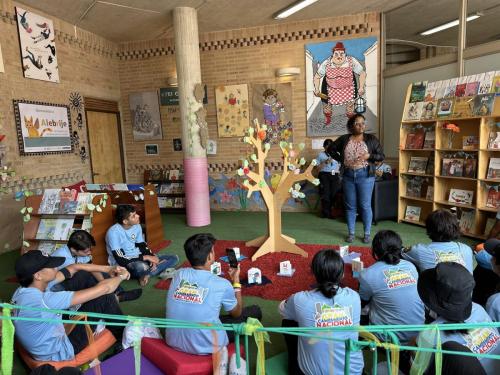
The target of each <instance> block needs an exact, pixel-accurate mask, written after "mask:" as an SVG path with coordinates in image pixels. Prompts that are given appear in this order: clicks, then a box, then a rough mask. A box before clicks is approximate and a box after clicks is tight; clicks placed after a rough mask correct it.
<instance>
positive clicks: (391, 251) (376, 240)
mask: <svg viewBox="0 0 500 375" xmlns="http://www.w3.org/2000/svg"><path fill="white" fill-rule="evenodd" d="M402 248H403V241H401V237H399V234H397V233H396V232H394V231H393V230H381V231H379V232H378V233H377V234H376V235H375V237H373V241H372V256H373V257H374V258H375V259H376V260H380V261H382V262H385V263H387V264H398V263H399V261H400V259H401V249H402Z"/></svg>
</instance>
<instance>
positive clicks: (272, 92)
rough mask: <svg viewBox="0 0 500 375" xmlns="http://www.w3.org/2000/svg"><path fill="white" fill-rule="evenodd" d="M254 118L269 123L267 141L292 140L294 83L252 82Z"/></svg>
mask: <svg viewBox="0 0 500 375" xmlns="http://www.w3.org/2000/svg"><path fill="white" fill-rule="evenodd" d="M252 118H256V119H258V120H259V123H260V124H266V125H267V137H266V140H265V142H266V143H268V142H269V143H271V144H279V143H280V141H285V142H292V141H293V128H292V83H291V82H288V83H270V84H252Z"/></svg>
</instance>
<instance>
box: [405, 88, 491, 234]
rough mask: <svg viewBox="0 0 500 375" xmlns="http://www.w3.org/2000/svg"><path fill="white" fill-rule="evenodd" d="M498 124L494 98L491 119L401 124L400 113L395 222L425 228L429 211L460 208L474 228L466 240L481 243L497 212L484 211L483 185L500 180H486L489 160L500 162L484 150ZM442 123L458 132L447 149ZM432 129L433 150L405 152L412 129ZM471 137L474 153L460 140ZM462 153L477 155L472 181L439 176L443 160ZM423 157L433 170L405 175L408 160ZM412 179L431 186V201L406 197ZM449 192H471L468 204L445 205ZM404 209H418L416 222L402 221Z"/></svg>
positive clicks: (407, 150)
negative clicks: (471, 219) (418, 178)
mask: <svg viewBox="0 0 500 375" xmlns="http://www.w3.org/2000/svg"><path fill="white" fill-rule="evenodd" d="M411 88H412V85H411V84H410V86H409V87H408V91H407V95H406V100H405V105H406V103H408V102H409V98H410V93H411ZM497 122H500V98H499V97H496V98H495V103H494V107H493V113H492V114H491V116H484V117H469V118H456V117H450V118H438V119H435V120H420V121H414V120H412V121H405V120H404V113H403V119H402V121H401V127H400V138H399V139H400V145H399V207H398V221H399V222H406V223H411V224H416V225H420V226H425V219H426V217H427V215H429V214H430V213H431V212H432V211H433V210H436V209H439V208H452V207H457V208H464V209H466V210H473V211H474V224H473V227H472V230H471V232H470V233H469V232H467V233H463V235H465V236H468V237H473V238H477V239H484V238H485V235H484V232H485V226H486V222H487V219H488V218H494V217H495V215H496V213H497V209H495V208H490V207H486V199H487V196H488V188H487V185H500V178H498V179H487V178H486V176H487V170H488V164H489V160H490V158H500V149H488V140H489V134H490V131H495V130H496V125H495V124H496V123H497ZM445 123H453V124H456V125H458V126H459V127H460V132H459V133H455V135H454V137H453V139H452V143H451V147H450V144H449V139H450V137H449V130H445V129H443V125H444V124H445ZM417 126H418V128H420V127H423V128H429V127H434V130H435V138H436V139H435V147H434V148H422V149H406V148H405V146H406V137H407V135H408V134H409V133H411V132H413V131H415V128H416V127H417ZM464 136H475V137H478V139H479V147H478V148H477V149H475V150H464V149H463V143H462V142H463V137H464ZM459 152H465V153H469V154H476V155H477V167H476V175H475V177H474V178H468V177H453V176H443V175H442V164H443V158H445V157H446V156H447V155H449V154H454V153H459ZM418 156H421V157H427V158H429V163H430V162H431V161H432V160H434V166H432V167H431V168H430V170H429V169H427V170H426V173H409V172H408V166H409V163H410V159H411V157H418ZM412 176H421V177H422V178H423V179H425V180H427V181H428V185H429V186H433V194H432V196H431V197H429V198H432V199H427V197H426V194H425V192H422V195H421V196H420V197H409V196H407V183H408V179H409V178H411V177H412ZM450 189H461V190H470V191H473V193H474V196H473V201H472V204H470V205H467V204H458V203H453V202H448V198H449V194H450ZM407 206H417V207H420V208H421V212H420V218H419V220H418V221H412V220H407V219H406V218H405V215H406V208H407Z"/></svg>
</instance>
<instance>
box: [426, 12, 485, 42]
mask: <svg viewBox="0 0 500 375" xmlns="http://www.w3.org/2000/svg"><path fill="white" fill-rule="evenodd" d="M479 17H481V14H479V13H475V14H471V15H470V16H468V17H467V22H469V21H474V20H476V19H478V18H479ZM458 23H459V21H458V20H455V21H451V22H448V23H445V24H443V25H440V26H436V27H433V28H432V29H429V30H425V31H423V32H421V33H420V35H424V36H425V35H431V34H435V33H438V32H440V31H443V30H446V29H449V28H451V27H455V26H458Z"/></svg>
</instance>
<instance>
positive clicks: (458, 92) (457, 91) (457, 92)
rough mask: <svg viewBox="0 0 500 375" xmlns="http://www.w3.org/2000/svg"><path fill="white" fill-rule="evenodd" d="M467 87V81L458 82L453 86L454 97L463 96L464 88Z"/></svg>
mask: <svg viewBox="0 0 500 375" xmlns="http://www.w3.org/2000/svg"><path fill="white" fill-rule="evenodd" d="M466 88H467V83H459V84H457V86H456V87H455V97H457V98H460V97H462V96H465V90H466Z"/></svg>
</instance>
